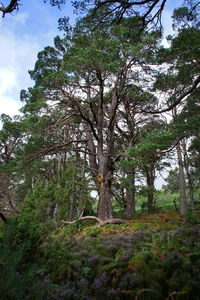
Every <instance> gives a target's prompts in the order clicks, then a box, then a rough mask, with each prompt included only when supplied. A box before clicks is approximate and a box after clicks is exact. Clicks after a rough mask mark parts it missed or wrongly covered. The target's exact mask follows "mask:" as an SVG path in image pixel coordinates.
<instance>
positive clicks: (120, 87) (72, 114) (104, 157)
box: [24, 18, 159, 219]
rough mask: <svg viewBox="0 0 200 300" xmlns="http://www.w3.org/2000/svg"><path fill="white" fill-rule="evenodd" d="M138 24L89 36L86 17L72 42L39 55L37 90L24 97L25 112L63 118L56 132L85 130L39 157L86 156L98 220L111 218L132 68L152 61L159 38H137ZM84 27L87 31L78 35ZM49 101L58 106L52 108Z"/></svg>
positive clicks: (34, 75) (131, 21)
mask: <svg viewBox="0 0 200 300" xmlns="http://www.w3.org/2000/svg"><path fill="white" fill-rule="evenodd" d="M134 22H135V21H134V18H129V19H126V20H124V21H123V22H121V24H120V25H118V26H113V27H111V28H110V29H109V30H104V29H101V30H97V31H95V32H90V31H89V29H90V25H88V24H87V22H86V20H85V19H83V20H82V21H80V22H79V23H78V24H77V27H76V30H75V32H74V34H73V35H72V36H71V38H70V40H69V39H68V38H66V39H65V40H63V41H61V40H59V39H58V38H57V39H56V40H55V44H56V47H55V48H51V47H47V48H45V50H44V51H43V52H41V53H39V55H38V61H37V62H36V66H35V69H34V70H33V71H31V72H30V74H31V77H32V79H34V80H35V87H34V89H29V93H24V98H25V99H26V101H27V105H26V106H25V109H28V108H29V109H30V108H33V107H34V106H35V109H38V111H41V109H47V111H48V112H51V113H53V112H55V114H57V116H60V119H57V121H56V123H55V124H56V127H54V128H57V130H60V129H59V128H61V126H64V127H65V126H68V125H69V124H71V127H72V128H74V126H78V127H79V128H80V129H81V131H82V138H77V133H76V131H75V130H74V131H73V132H72V131H70V134H69V139H68V140H67V142H66V143H58V144H55V146H51V147H50V148H46V149H44V150H43V151H38V153H39V154H40V155H45V154H46V153H53V151H56V150H57V151H58V150H59V149H60V150H61V149H62V147H63V145H64V146H65V150H66V151H67V149H68V151H69V150H71V151H79V152H80V153H81V152H82V153H86V154H87V155H88V161H89V168H90V170H91V171H92V174H93V178H94V181H95V183H96V186H97V188H98V190H99V205H98V216H99V218H100V219H109V218H111V217H112V203H111V199H112V188H111V187H112V181H113V173H114V169H115V164H116V160H117V159H118V153H117V151H116V150H117V147H116V143H115V138H116V136H115V132H116V126H117V123H118V121H119V120H118V118H117V115H118V111H119V108H120V105H122V103H123V101H124V99H125V97H126V94H127V83H130V82H132V81H134V80H136V79H137V80H138V71H137V72H135V73H134V72H133V71H132V68H133V66H134V65H136V66H138V65H140V64H144V61H145V60H146V61H148V60H151V59H153V58H152V57H153V53H154V46H155V45H156V43H157V41H156V40H157V39H158V38H159V35H158V34H157V33H145V34H144V35H143V36H141V37H140V38H139V39H138V38H137V40H136V38H135V37H136V35H137V33H138V30H139V27H135V30H133V31H132V32H130V31H129V30H128V28H130V26H132V24H135V23H134ZM84 28H85V31H87V33H85V34H82V33H80V29H81V31H82V30H83V29H84ZM137 36H138V35H137ZM144 49H145V50H144ZM141 70H142V68H141ZM130 89H131V86H130ZM51 103H55V105H54V106H50V105H49V104H51ZM42 107H43V108H42ZM45 107H46V108H45ZM40 113H41V112H40ZM43 113H44V111H43ZM59 120H60V121H61V120H63V123H62V122H60V121H59ZM68 132H69V131H68ZM69 146H71V149H70V148H68V147H69Z"/></svg>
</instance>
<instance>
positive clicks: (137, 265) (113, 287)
mask: <svg viewBox="0 0 200 300" xmlns="http://www.w3.org/2000/svg"><path fill="white" fill-rule="evenodd" d="M199 223H200V222H199V216H198V213H196V214H195V215H194V214H192V213H190V214H188V216H186V219H183V218H181V217H180V216H179V215H177V214H176V213H174V212H168V213H160V214H153V215H141V216H138V217H135V218H134V219H132V220H130V221H129V222H128V223H127V224H120V225H104V226H102V227H98V226H96V225H94V224H93V223H92V222H91V223H87V225H85V224H84V223H82V224H72V225H69V226H66V227H63V228H60V227H59V226H58V225H57V226H55V224H50V223H49V224H42V223H38V222H37V219H34V218H32V216H30V215H29V216H26V217H25V216H23V214H22V215H20V216H18V217H17V218H14V219H12V220H10V221H9V223H8V224H7V225H4V226H3V228H1V235H0V244H1V245H0V246H1V247H0V290H1V297H2V298H0V299H8V300H9V299H19V300H21V299H22V298H23V297H24V298H25V299H47V300H48V299H85V300H86V299H91V300H92V299H97V300H98V299H99V300H101V299H105V300H106V299H135V300H136V299H137V300H140V299H147V300H148V299H150V300H151V299H155V300H156V299H169V300H174V299H184V300H187V299H188V300H193V299H194V300H195V299H199V295H200V242H199V238H200V224H199Z"/></svg>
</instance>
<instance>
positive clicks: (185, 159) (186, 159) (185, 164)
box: [182, 140, 194, 209]
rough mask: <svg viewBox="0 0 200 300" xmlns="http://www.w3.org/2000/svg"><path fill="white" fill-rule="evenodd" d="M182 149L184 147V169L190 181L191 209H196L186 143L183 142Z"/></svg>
mask: <svg viewBox="0 0 200 300" xmlns="http://www.w3.org/2000/svg"><path fill="white" fill-rule="evenodd" d="M182 147H183V158H184V159H183V162H184V167H185V171H186V176H187V180H188V189H189V197H190V204H191V208H192V209H194V188H193V184H192V178H191V174H190V170H189V163H188V154H187V149H186V143H185V141H184V140H183V141H182Z"/></svg>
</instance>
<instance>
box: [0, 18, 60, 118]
mask: <svg viewBox="0 0 200 300" xmlns="http://www.w3.org/2000/svg"><path fill="white" fill-rule="evenodd" d="M29 21H30V20H29V15H28V14H25V13H18V14H16V15H14V16H8V18H4V19H2V18H1V19H0V27H1V32H0V114H2V113H6V114H9V115H11V116H13V115H16V114H18V110H19V108H20V106H21V102H20V99H19V98H20V91H21V90H22V89H27V88H28V87H29V86H31V85H33V81H31V79H30V76H29V74H28V70H32V69H33V68H34V64H35V61H36V58H37V53H38V52H39V51H41V50H42V49H43V47H44V46H45V45H48V44H49V43H50V41H51V43H52V41H53V37H54V36H55V32H52V28H47V30H46V31H45V32H43V33H38V34H35V32H34V33H33V32H30V29H29V26H30V25H31V24H30V22H29Z"/></svg>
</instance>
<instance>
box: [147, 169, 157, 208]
mask: <svg viewBox="0 0 200 300" xmlns="http://www.w3.org/2000/svg"><path fill="white" fill-rule="evenodd" d="M146 180H147V187H148V191H147V207H148V212H149V213H151V212H152V210H153V202H154V181H155V174H154V166H151V167H149V168H146Z"/></svg>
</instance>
